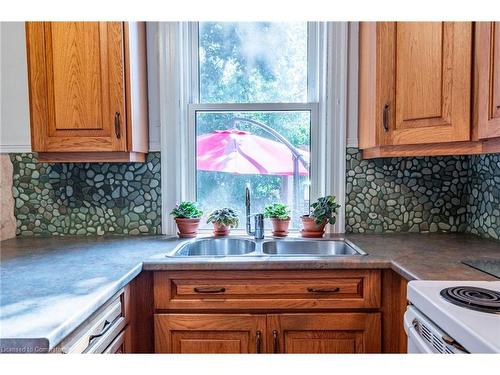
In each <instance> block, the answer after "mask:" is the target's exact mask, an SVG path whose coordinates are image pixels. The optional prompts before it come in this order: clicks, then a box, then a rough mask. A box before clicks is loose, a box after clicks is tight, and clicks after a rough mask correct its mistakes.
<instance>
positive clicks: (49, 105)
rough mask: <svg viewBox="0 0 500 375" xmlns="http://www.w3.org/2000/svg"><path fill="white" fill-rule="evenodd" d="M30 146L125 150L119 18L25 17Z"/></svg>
mask: <svg viewBox="0 0 500 375" xmlns="http://www.w3.org/2000/svg"><path fill="white" fill-rule="evenodd" d="M26 32H27V33H26V37H27V47H28V69H29V86H30V107H31V111H30V112H31V137H32V149H33V151H42V152H43V151H45V152H71V151H97V152H98V151H125V150H126V147H127V143H126V138H127V137H126V134H124V131H125V128H126V126H125V121H126V118H125V115H126V112H125V94H124V92H125V87H124V86H125V85H124V44H123V43H124V42H123V24H122V23H121V22H27V24H26Z"/></svg>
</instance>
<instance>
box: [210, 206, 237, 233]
mask: <svg viewBox="0 0 500 375" xmlns="http://www.w3.org/2000/svg"><path fill="white" fill-rule="evenodd" d="M207 223H219V224H222V225H225V226H227V227H230V228H236V227H237V226H238V223H239V219H238V214H237V212H236V211H235V210H233V209H232V208H221V209H218V210H214V211H212V212H211V213H210V215H208V219H207Z"/></svg>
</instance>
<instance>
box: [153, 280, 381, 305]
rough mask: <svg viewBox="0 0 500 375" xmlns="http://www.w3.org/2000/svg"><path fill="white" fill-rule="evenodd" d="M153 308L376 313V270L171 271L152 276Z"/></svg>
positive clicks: (377, 302)
mask: <svg viewBox="0 0 500 375" xmlns="http://www.w3.org/2000/svg"><path fill="white" fill-rule="evenodd" d="M154 300H155V308H156V309H157V310H158V309H160V310H161V309H170V310H171V309H176V310H194V311H196V310H206V309H210V310H221V309H241V310H249V311H250V310H258V309H304V308H311V309H332V308H378V307H379V306H380V271H379V270H332V271H212V272H205V271H192V272H183V271H171V272H155V274H154Z"/></svg>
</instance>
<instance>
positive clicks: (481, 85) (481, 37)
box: [474, 22, 500, 139]
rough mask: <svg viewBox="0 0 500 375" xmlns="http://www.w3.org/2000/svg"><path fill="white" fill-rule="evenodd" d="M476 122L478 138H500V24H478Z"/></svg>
mask: <svg viewBox="0 0 500 375" xmlns="http://www.w3.org/2000/svg"><path fill="white" fill-rule="evenodd" d="M475 35H476V51H475V86H476V87H475V90H474V92H475V96H476V97H475V106H474V110H475V121H476V124H477V131H478V138H480V139H486V138H494V137H500V22H477V23H476V34H475Z"/></svg>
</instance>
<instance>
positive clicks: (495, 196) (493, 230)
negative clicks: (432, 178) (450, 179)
mask: <svg viewBox="0 0 500 375" xmlns="http://www.w3.org/2000/svg"><path fill="white" fill-rule="evenodd" d="M469 160H470V165H469V184H468V185H467V194H468V200H467V232H470V233H474V234H477V235H480V236H481V237H488V238H495V239H500V154H490V155H473V156H471V157H470V159H469Z"/></svg>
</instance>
